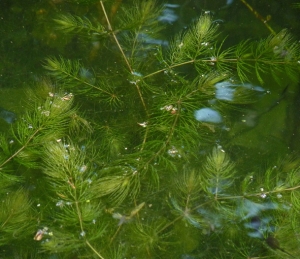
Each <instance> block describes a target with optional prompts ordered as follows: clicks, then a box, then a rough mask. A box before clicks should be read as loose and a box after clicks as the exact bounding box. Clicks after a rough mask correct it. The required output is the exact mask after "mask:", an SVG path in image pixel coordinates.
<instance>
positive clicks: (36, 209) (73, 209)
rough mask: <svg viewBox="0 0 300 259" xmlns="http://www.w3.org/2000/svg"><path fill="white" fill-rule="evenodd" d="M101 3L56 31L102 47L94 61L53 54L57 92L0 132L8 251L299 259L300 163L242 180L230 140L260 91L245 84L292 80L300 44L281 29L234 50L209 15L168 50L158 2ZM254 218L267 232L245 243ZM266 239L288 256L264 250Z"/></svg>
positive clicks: (44, 89) (47, 86)
mask: <svg viewBox="0 0 300 259" xmlns="http://www.w3.org/2000/svg"><path fill="white" fill-rule="evenodd" d="M77 2H78V3H79V2H82V1H77ZM83 2H85V3H86V4H92V3H94V2H95V1H83ZM95 4H96V5H97V7H98V8H99V9H100V10H101V11H102V16H101V19H100V20H99V19H98V20H97V19H96V18H94V19H93V17H84V18H83V17H81V16H78V15H74V14H60V15H58V16H57V17H55V18H54V22H55V24H56V29H57V30H59V31H61V32H63V33H66V34H70V35H74V34H76V35H77V36H78V35H79V36H80V37H82V39H83V40H86V41H87V42H88V41H92V42H96V43H97V44H98V45H97V46H100V47H99V48H97V49H96V50H95V52H96V54H95V53H94V52H93V53H90V54H91V56H89V58H87V57H83V58H82V59H81V60H79V59H78V60H74V59H71V58H66V57H64V56H60V57H57V56H53V57H48V58H47V59H46V60H45V62H44V67H45V69H46V70H47V71H48V74H49V76H50V77H51V78H52V80H53V81H55V82H56V84H57V86H55V87H54V86H53V85H52V84H51V83H50V82H44V83H43V84H41V85H38V86H36V87H37V88H35V91H34V92H35V93H32V92H31V93H30V94H29V97H28V98H29V100H30V102H31V104H32V105H29V107H27V108H26V111H25V112H24V114H23V115H21V117H20V118H19V119H18V121H17V122H16V123H15V124H14V125H13V126H12V127H11V129H10V130H9V131H8V132H5V133H4V132H3V133H2V134H1V136H0V147H1V153H0V177H1V182H0V184H1V187H2V188H1V192H0V195H1V198H2V210H1V212H0V218H1V228H0V233H1V238H0V240H1V245H2V246H4V247H5V249H6V251H10V249H12V247H13V246H12V243H15V242H16V241H17V242H18V244H20V245H17V246H16V245H14V249H16V248H15V247H17V249H19V252H17V253H20V256H22V254H23V255H25V254H26V255H31V256H32V257H33V256H35V257H36V258H46V257H47V256H50V255H51V256H52V255H53V256H54V257H55V258H102V259H103V258H105V259H108V258H125V257H126V258H131V257H135V256H138V257H139V258H182V256H184V255H186V256H187V257H191V258H210V257H211V258H238V257H239V256H242V258H246V257H250V256H252V257H256V258H260V257H262V256H264V258H271V257H272V258H273V257H276V258H284V257H283V256H287V255H288V254H291V255H296V254H297V253H299V248H298V246H299V241H300V240H299V238H298V233H299V231H300V226H299V223H298V222H300V220H299V213H298V212H299V207H300V203H299V197H300V194H299V189H300V184H299V183H300V167H299V166H300V164H299V163H298V162H295V159H292V160H290V162H291V161H292V162H293V165H292V166H291V167H288V166H286V167H284V166H283V164H282V166H278V167H274V166H270V167H269V168H267V169H264V170H261V169H260V170H257V169H256V168H254V167H253V168H251V169H249V170H256V171H257V172H256V171H255V172H253V171H242V169H243V170H245V169H244V168H243V166H240V164H241V161H240V160H239V158H236V157H234V154H232V153H231V152H230V150H231V148H234V147H235V146H234V144H233V143H232V142H230V139H229V140H228V139H226V137H224V136H226V135H228V134H227V133H228V130H229V129H228V127H229V126H230V125H231V123H233V122H232V121H234V119H233V117H231V112H232V111H236V110H243V109H244V108H245V107H246V105H249V104H251V103H252V102H255V100H256V98H257V100H258V97H259V93H261V92H263V90H262V88H261V87H258V86H254V85H252V84H250V83H245V82H248V81H250V80H251V79H252V80H256V81H258V82H260V84H263V83H264V80H265V79H264V77H265V76H266V74H271V75H272V76H274V77H275V79H277V80H279V77H280V76H279V75H280V74H287V75H288V76H290V77H291V78H292V79H295V78H296V77H297V74H298V73H299V59H300V55H299V44H298V43H297V42H295V41H293V39H292V37H291V35H290V34H289V33H288V31H287V30H282V31H281V32H279V33H278V34H276V35H271V36H269V37H267V38H266V39H263V40H260V41H253V42H252V41H250V40H247V41H244V42H241V43H239V44H238V45H236V46H232V47H230V48H225V47H224V41H221V42H220V39H219V37H218V24H217V23H216V22H214V21H213V20H212V18H211V16H210V15H207V14H204V15H202V16H201V17H200V18H199V19H198V20H197V21H195V22H194V23H193V24H192V25H191V26H190V27H189V29H188V30H186V31H185V32H183V33H181V34H178V35H177V36H175V37H173V39H172V40H171V41H170V43H169V44H167V46H166V44H164V42H163V41H161V40H158V39H159V35H161V34H163V30H164V26H163V25H160V24H157V23H158V22H157V21H158V17H159V15H160V14H161V12H162V11H163V10H164V7H163V6H161V5H159V4H158V3H157V2H155V1H137V2H135V3H134V5H132V6H129V5H126V4H125V3H124V4H122V5H121V6H120V7H119V6H115V4H116V3H113V6H112V7H111V10H112V13H111V14H108V6H109V1H105V2H104V1H100V2H97V3H96V2H95ZM113 8H120V10H119V12H118V13H116V12H113V10H114V9H113ZM70 37H71V36H70ZM108 53H109V54H108ZM95 56H96V57H95ZM108 57H109V58H108ZM95 60H97V61H95ZM104 60H105V62H103V61H104ZM253 77H256V79H253ZM36 89H39V90H38V91H37V90H36ZM220 89H222V91H221V90H220ZM224 89H225V90H224ZM223 90H224V91H223ZM258 92H259V93H258ZM254 98H255V100H253V99H254ZM207 109H209V110H207ZM199 111H200V112H205V113H206V114H204V115H205V116H204V115H203V114H201V116H200V115H199ZM207 111H209V113H208V112H207ZM211 114H214V115H216V114H217V118H219V119H218V120H217V121H216V120H214V119H213V118H211V116H212V115H211ZM204 118H205V119H204ZM228 125H229V126H228ZM221 141H222V143H221V144H222V145H223V143H224V145H223V146H224V147H222V146H221V145H220V144H219V143H220V142H221ZM225 147H226V148H225ZM287 161H289V160H287ZM279 168H287V169H286V170H280V169H279ZM20 185H22V188H20ZM254 217H256V218H259V219H261V220H262V222H266V223H264V224H262V225H259V227H257V228H254V229H253V228H252V230H253V231H252V232H255V233H256V234H257V232H256V231H259V235H258V234H257V235H253V233H252V234H249V235H248V234H247V233H248V232H249V231H248V232H247V231H245V226H248V225H247V224H251V223H253V221H251V220H252V219H253V218H254ZM116 219H118V220H119V222H118V221H117V220H116ZM266 219H267V220H266ZM261 226H262V227H263V228H264V229H259V230H258V228H260V227H261ZM287 230H288V232H289V233H288V235H289V236H290V237H291V238H290V239H289V240H288V239H287V238H283V237H284V235H286V234H287ZM21 231H22V233H20V232H21ZM267 234H268V235H269V236H270V237H271V236H272V237H273V236H274V237H276V240H280V248H282V249H284V251H287V252H288V254H287V253H285V254H281V253H280V252H282V251H283V250H280V249H279V251H278V249H277V250H272V249H268V247H267V246H266V243H267V244H268V241H270V238H269V239H268V237H265V238H261V237H262V236H264V235H267ZM182 237H184V238H182ZM241 238H242V239H243V242H241ZM183 239H184V240H183ZM222 240H227V241H226V242H222ZM22 244H26V245H25V246H23V245H22ZM249 246H250V247H251V249H250V248H249ZM253 246H255V249H252V247H253ZM245 247H248V248H247V249H246V248H245ZM271 248H272V247H271ZM5 249H4V250H5ZM3 254H4V255H5V256H6V258H13V257H9V256H10V255H8V254H9V253H5V252H3ZM40 254H41V255H40ZM285 258H286V257H285Z"/></svg>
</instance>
